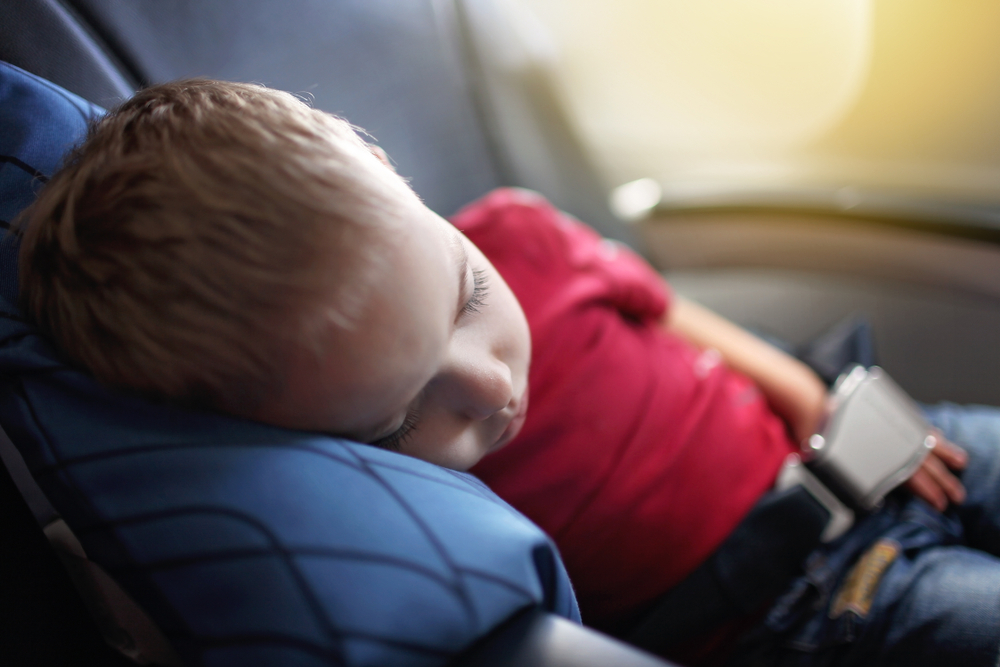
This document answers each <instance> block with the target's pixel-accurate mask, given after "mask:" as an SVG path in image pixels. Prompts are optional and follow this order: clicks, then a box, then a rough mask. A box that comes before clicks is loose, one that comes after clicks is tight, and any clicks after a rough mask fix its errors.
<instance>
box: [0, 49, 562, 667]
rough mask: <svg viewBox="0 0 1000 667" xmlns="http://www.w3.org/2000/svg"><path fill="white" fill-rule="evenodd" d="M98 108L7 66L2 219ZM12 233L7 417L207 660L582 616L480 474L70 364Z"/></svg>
mask: <svg viewBox="0 0 1000 667" xmlns="http://www.w3.org/2000/svg"><path fill="white" fill-rule="evenodd" d="M99 113H100V110H99V109H97V108H95V107H93V106H92V105H89V104H88V103H86V102H83V101H82V100H80V99H79V98H77V97H75V96H73V95H71V94H69V93H67V92H66V91H64V90H61V89H59V88H57V87H55V86H53V85H52V84H50V83H48V82H45V81H43V80H41V79H38V78H37V77H34V76H32V75H30V74H28V73H26V72H24V71H22V70H19V69H17V68H15V67H13V66H11V65H7V64H5V63H0V128H2V131H0V160H2V162H0V212H2V213H0V217H3V219H4V220H7V221H10V220H12V219H13V217H14V216H15V215H16V214H17V212H18V211H19V210H20V209H21V208H23V207H24V206H25V205H27V204H29V203H30V202H31V201H32V199H33V197H34V195H35V193H36V191H37V189H38V187H39V186H40V183H41V182H42V181H44V179H45V177H47V176H48V175H50V174H51V173H52V171H53V169H55V167H56V165H57V164H58V162H59V159H60V157H61V156H62V154H63V153H64V152H65V151H66V149H67V148H68V147H69V146H71V145H73V144H74V143H75V142H77V141H79V140H80V138H81V137H82V136H83V134H84V132H85V128H86V125H87V122H88V119H90V118H92V117H94V116H95V115H98V114H99ZM16 259H17V247H16V237H15V236H13V235H10V234H8V235H7V236H6V238H5V239H4V241H3V243H2V244H0V424H2V425H3V428H4V429H5V430H6V431H7V433H8V435H9V436H10V438H11V440H13V442H14V443H15V445H16V446H17V447H18V449H19V450H20V451H21V453H22V455H23V457H24V459H25V461H26V462H27V463H28V466H29V468H30V469H31V471H32V473H33V475H34V476H35V478H36V479H37V481H38V483H39V485H40V486H41V487H42V489H43V490H44V491H45V493H46V494H47V495H48V497H49V499H50V500H51V502H52V503H53V505H54V506H55V507H56V509H57V510H58V511H59V512H60V513H62V515H63V517H64V518H65V519H66V521H67V523H68V524H69V525H70V526H71V527H72V528H73V530H74V531H75V532H76V534H77V536H78V537H79V538H80V541H81V543H82V544H83V547H84V549H85V550H86V552H87V554H88V556H89V557H90V558H91V559H92V560H94V561H95V562H97V563H98V564H100V565H101V566H102V567H104V568H105V569H106V570H107V571H108V572H109V573H111V574H112V575H113V576H114V577H115V578H116V579H117V580H118V581H119V583H121V584H122V586H123V587H124V588H125V589H126V590H128V592H129V593H130V594H131V595H132V596H133V597H134V598H135V599H136V600H137V601H138V602H139V603H140V604H141V605H142V606H143V607H144V608H145V609H146V610H147V611H148V612H149V614H150V615H151V616H152V618H153V619H155V620H156V622H157V623H158V624H159V625H160V627H161V629H162V630H163V631H164V633H165V634H166V636H167V637H168V638H169V639H170V640H171V641H172V642H173V644H174V646H175V647H176V649H177V650H178V652H179V653H180V654H181V656H182V657H183V658H185V660H186V661H187V662H189V663H192V664H211V665H230V664H232V665H247V664H255V665H257V664H275V665H288V664H302V665H306V664H310V665H311V664H317V665H319V664H347V665H387V664H393V665H428V664H443V663H445V662H447V661H448V660H449V659H450V657H451V656H453V655H455V654H456V653H457V652H459V651H461V650H462V649H464V648H466V647H467V646H468V645H469V644H471V643H472V642H473V641H475V640H476V639H477V638H479V637H481V636H483V635H485V634H486V633H487V632H489V630H490V629H491V628H493V627H494V626H496V625H497V624H499V623H500V622H502V621H503V620H504V619H506V618H508V617H509V616H511V615H512V614H513V613H515V612H516V611H518V610H520V609H523V608H525V607H528V606H539V607H542V608H545V609H547V610H550V611H553V612H555V613H559V614H562V615H564V616H567V617H569V618H573V619H579V613H578V611H577V608H576V602H575V600H574V598H573V594H572V590H571V589H570V586H569V582H568V579H567V577H566V573H565V570H564V568H563V566H562V563H561V561H560V559H559V556H558V554H557V552H556V550H555V547H554V546H553V545H552V543H551V541H550V540H549V539H548V538H547V537H546V536H545V535H544V534H543V533H542V532H541V531H540V530H539V529H538V528H537V527H536V526H534V524H532V523H531V522H530V521H528V520H527V519H526V518H524V517H523V516H522V515H520V514H519V513H517V512H516V511H515V510H513V509H512V508H511V507H510V506H508V505H507V504H505V503H504V502H503V501H501V500H500V499H499V498H497V497H496V496H495V495H494V494H493V493H492V492H491V491H490V490H489V489H488V488H486V487H485V486H484V485H483V484H482V483H481V482H479V481H478V480H477V479H475V478H474V477H472V476H470V475H467V474H463V473H458V472H454V471H450V470H446V469H443V468H439V467H437V466H434V465H431V464H429V463H425V462H423V461H419V460H416V459H413V458H409V457H406V456H403V455H400V454H396V453H393V452H388V451H383V450H380V449H376V448H374V447H371V446H368V445H361V444H357V443H352V442H347V441H345V440H339V439H334V438H330V437H325V436H321V435H314V434H306V433H301V432H295V431H288V430H283V429H278V428H272V427H268V426H265V425H262V424H258V423H254V422H250V421H241V420H238V419H235V418H230V417H226V416H223V415H217V414H211V413H205V412H198V411H193V410H185V409H181V408H177V407H173V406H168V405H159V404H153V403H150V402H147V401H145V400H143V399H141V398H138V397H135V396H130V395H125V394H122V393H119V392H115V391H112V390H109V389H107V388H105V387H102V386H101V385H100V384H98V383H97V382H96V381H95V380H93V378H91V377H90V376H89V375H87V374H86V373H84V372H81V371H79V370H77V369H74V368H72V367H70V366H68V365H67V364H65V363H64V362H63V361H62V359H61V358H60V355H59V353H58V352H57V351H56V350H55V349H53V348H52V346H51V345H50V344H49V343H48V342H47V341H46V340H44V339H43V338H42V337H41V336H40V335H39V334H38V332H37V331H35V329H34V327H33V326H32V325H31V323H30V322H28V321H27V320H26V319H25V318H24V317H23V316H22V315H21V314H20V313H19V312H18V310H17V298H16V296H17V285H16V275H17V267H16Z"/></svg>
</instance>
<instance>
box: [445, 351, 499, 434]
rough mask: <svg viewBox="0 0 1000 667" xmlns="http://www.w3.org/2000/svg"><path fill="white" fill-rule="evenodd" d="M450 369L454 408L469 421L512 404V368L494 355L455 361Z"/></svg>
mask: <svg viewBox="0 0 1000 667" xmlns="http://www.w3.org/2000/svg"><path fill="white" fill-rule="evenodd" d="M456 362H457V363H455V364H453V365H452V368H451V369H449V370H450V372H449V373H448V375H449V376H450V379H451V382H450V383H449V384H450V385H451V388H450V392H449V393H450V394H451V400H452V404H453V407H454V409H455V410H456V411H457V412H459V413H461V414H464V415H465V416H466V417H468V418H469V419H474V420H477V421H478V420H483V419H487V418H488V417H490V416H491V415H493V414H494V413H496V412H499V411H500V410H503V409H504V408H505V407H507V405H508V404H509V403H510V401H511V399H512V398H513V396H514V385H513V379H512V377H511V373H510V367H509V366H507V364H505V363H504V362H503V361H501V360H499V359H497V358H496V357H494V356H492V355H484V356H481V357H478V358H477V357H469V358H464V359H462V358H459V359H456Z"/></svg>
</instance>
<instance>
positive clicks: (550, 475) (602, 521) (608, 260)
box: [453, 189, 792, 627]
mask: <svg viewBox="0 0 1000 667" xmlns="http://www.w3.org/2000/svg"><path fill="white" fill-rule="evenodd" d="M453 222H454V223H455V225H456V226H457V227H458V228H459V229H461V230H462V231H463V232H465V233H466V234H467V235H468V237H469V238H470V239H471V240H472V242H473V243H475V244H476V245H477V246H478V247H479V249H480V250H482V251H483V253H484V254H485V255H486V256H487V257H488V258H489V259H490V261H491V262H492V263H493V264H494V266H496V268H497V270H498V271H499V272H500V274H501V275H502V276H503V278H504V280H506V281H507V283H508V284H509V285H510V287H511V289H512V290H513V291H514V294H515V295H516V296H517V298H518V299H519V300H520V302H521V306H522V307H523V308H524V312H525V314H526V315H527V318H528V324H529V327H530V329H531V338H532V346H533V356H532V365H531V370H530V373H529V389H530V396H531V403H530V407H529V409H528V414H527V419H526V421H525V424H524V427H523V429H522V431H521V433H520V434H519V435H518V436H517V438H515V439H514V440H513V441H512V442H511V443H510V444H508V445H507V446H506V447H504V448H503V449H502V450H500V451H498V452H495V453H493V454H491V455H489V456H487V457H486V458H484V459H483V460H482V461H481V462H480V463H479V464H478V465H477V466H476V467H475V468H473V470H472V472H474V473H475V474H477V475H478V476H479V477H480V478H481V479H482V480H483V481H485V482H486V483H487V484H488V485H489V486H490V487H491V488H493V490H494V491H496V492H497V493H498V494H499V495H500V496H501V497H502V498H504V499H505V500H507V501H508V502H510V503H511V504H512V505H514V506H515V507H517V508H518V509H519V510H521V511H522V512H523V513H524V514H526V515H527V516H529V517H530V518H531V519H533V520H534V521H535V522H536V523H538V525H540V526H541V527H542V528H543V529H544V530H545V531H546V532H548V534H549V535H551V536H552V538H553V539H554V540H555V541H556V543H557V544H558V546H559V549H560V551H561V553H562V556H563V559H564V560H565V562H566V566H567V568H568V570H569V573H570V578H571V579H572V581H573V584H574V587H575V589H576V592H577V596H578V598H579V601H580V606H581V609H582V611H583V614H584V620H585V621H586V622H587V623H588V624H590V625H593V626H596V627H612V626H613V625H614V624H615V623H616V622H618V621H620V620H621V619H622V618H623V617H626V616H627V615H628V614H629V612H631V611H634V610H636V609H638V608H640V606H641V605H642V604H643V603H645V602H649V601H651V600H653V599H654V598H656V597H657V596H659V595H661V594H662V593H664V592H665V591H667V590H668V589H669V588H670V587H671V586H673V585H674V584H676V583H677V582H679V581H680V580H681V579H683V578H684V576H686V575H687V574H688V573H689V572H691V571H692V570H693V569H694V568H695V567H697V566H698V564H700V563H701V562H702V561H703V560H704V559H705V558H706V557H707V556H708V555H710V554H711V553H712V551H713V550H715V548H716V547H717V546H718V545H719V544H720V543H721V542H722V540H723V539H724V538H725V537H726V536H727V535H728V534H729V532H730V531H731V530H732V529H733V528H734V527H735V526H736V524H737V523H739V521H740V520H741V519H742V518H743V516H744V515H745V514H746V513H747V512H748V511H749V510H750V508H751V507H752V506H753V504H754V503H755V502H756V501H757V499H758V498H759V497H760V496H761V495H762V494H763V493H764V491H765V490H767V489H768V488H769V487H771V486H772V484H773V483H774V479H775V477H776V475H777V472H778V469H779V468H780V467H781V463H782V461H783V460H784V458H785V456H786V455H787V454H788V452H789V451H790V448H791V446H792V445H791V443H790V440H789V437H788V435H787V433H786V431H785V427H784V424H783V423H782V422H781V421H780V420H779V419H778V418H777V417H776V416H775V415H774V414H773V413H772V411H771V410H770V408H769V407H768V405H767V403H766V402H765V401H764V399H763V397H762V396H761V394H760V392H759V391H758V390H757V388H756V387H755V385H754V384H753V383H752V382H751V381H750V380H748V379H746V378H745V377H743V376H741V375H739V374H737V373H734V372H732V371H730V370H728V369H726V368H725V367H724V366H723V365H721V364H719V363H718V356H717V355H716V354H714V353H712V352H702V351H700V350H698V349H696V348H694V347H693V346H691V345H690V344H688V343H687V342H685V341H684V340H682V339H680V338H679V337H677V336H674V335H672V334H670V333H667V332H665V331H664V330H663V329H662V328H661V327H660V326H659V325H658V322H659V321H660V320H661V318H662V317H663V315H664V313H665V312H666V309H667V308H668V306H669V302H670V293H669V292H668V290H667V287H666V284H665V283H664V281H663V279H662V278H661V277H660V276H659V274H657V273H656V272H655V271H654V270H653V269H651V268H650V267H649V266H648V265H647V264H646V263H645V262H644V261H643V260H642V259H640V258H639V257H637V256H636V255H635V254H633V253H632V252H631V251H630V250H628V249H627V248H625V247H623V246H621V245H619V244H615V243H612V242H610V241H606V240H602V239H601V238H600V237H599V236H598V235H597V234H595V233H594V232H593V231H592V230H590V229H589V228H587V227H585V226H583V225H582V224H580V223H579V222H576V221H575V220H573V219H572V218H570V217H569V216H567V215H565V214H563V213H561V212H559V211H558V210H556V209H555V208H554V207H552V206H551V205H550V204H549V203H547V202H546V201H545V200H544V199H542V198H541V196H539V195H537V194H534V193H531V192H527V191H523V190H511V189H506V190H498V191H495V192H493V193H491V194H489V195H487V196H486V197H485V198H483V199H482V200H480V201H478V202H476V203H474V204H471V205H469V206H468V207H466V208H465V209H463V210H462V211H460V212H459V213H458V214H457V215H456V216H455V218H454V220H453Z"/></svg>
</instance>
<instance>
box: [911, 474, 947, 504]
mask: <svg viewBox="0 0 1000 667" xmlns="http://www.w3.org/2000/svg"><path fill="white" fill-rule="evenodd" d="M906 487H907V488H908V489H909V490H910V491H911V492H913V494H914V495H915V496H917V497H918V498H921V499H923V500H924V501H925V502H926V503H928V504H929V505H931V506H932V507H933V508H934V509H936V510H938V511H939V512H943V511H944V510H945V508H947V507H948V499H947V498H946V497H945V495H944V492H943V491H942V490H941V487H940V486H938V485H937V484H936V483H935V482H934V481H933V480H932V479H931V476H930V474H929V473H928V472H927V471H926V470H925V469H924V467H923V466H921V467H920V468H919V469H918V470H917V472H915V473H913V476H912V477H910V479H909V480H908V481H907V482H906Z"/></svg>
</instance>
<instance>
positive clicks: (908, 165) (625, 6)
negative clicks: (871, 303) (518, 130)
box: [511, 0, 1000, 226]
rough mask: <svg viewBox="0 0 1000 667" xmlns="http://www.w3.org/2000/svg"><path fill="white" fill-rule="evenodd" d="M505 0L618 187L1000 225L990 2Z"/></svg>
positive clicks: (996, 73) (699, 201)
mask: <svg viewBox="0 0 1000 667" xmlns="http://www.w3.org/2000/svg"><path fill="white" fill-rule="evenodd" d="M511 2H512V4H513V6H515V7H516V8H518V9H519V10H520V11H519V13H521V14H522V15H524V16H527V13H528V12H530V14H531V16H530V17H528V18H524V19H523V21H522V23H524V24H527V23H528V22H530V21H532V20H533V21H536V22H537V24H536V25H535V26H534V28H532V29H533V30H534V31H535V32H536V33H537V32H539V31H540V30H544V31H545V32H546V33H547V35H548V38H549V39H550V40H551V43H552V44H553V45H554V48H555V56H554V57H553V58H552V61H551V67H552V68H553V69H554V71H555V73H556V75H557V79H558V85H559V89H560V91H561V94H562V96H563V98H564V101H565V103H566V105H567V107H568V110H569V113H570V115H571V117H572V119H573V121H574V123H575V125H576V126H577V129H578V131H579V132H580V134H581V135H582V137H583V140H584V141H585V143H586V144H587V146H588V147H589V149H590V151H591V152H592V153H593V154H594V156H595V157H596V162H597V163H598V165H599V167H600V169H601V170H602V172H603V175H604V177H605V179H606V181H607V182H608V183H609V184H610V185H620V184H623V183H627V182H631V181H634V180H637V179H642V178H653V179H654V180H655V181H656V182H657V183H658V184H659V185H660V186H661V188H662V197H663V202H664V203H665V204H667V205H674V206H680V207H685V206H702V205H706V206H707V205H718V204H723V205H732V204H737V205H738V204H741V203H742V204H750V205H778V206H797V207H807V208H821V209H822V208H829V209H832V210H841V211H845V210H851V209H855V208H858V209H859V210H860V209H865V208H868V209H879V210H883V211H884V210H892V209H899V210H902V209H906V211H908V212H909V213H911V214H914V215H916V216H917V217H921V216H924V217H927V216H929V217H943V218H948V219H953V220H954V219H963V220H965V221H966V222H973V223H975V224H988V225H993V226H1000V214H997V213H995V212H993V209H992V208H991V206H990V202H991V201H994V200H995V199H996V197H997V195H998V194H1000V178H998V176H1000V124H998V123H997V122H996V118H997V117H998V116H1000V57H998V54H997V51H998V48H997V46H996V45H997V43H998V42H997V40H996V35H995V34H994V32H993V29H992V26H994V25H996V23H997V21H998V20H1000V5H998V4H996V3H992V2H986V1H978V2H966V3H953V2H946V1H945V0H934V1H930V2H920V3H914V2H912V1H909V0H815V1H812V2H801V0H769V1H768V2H749V1H747V0H711V1H709V2H689V1H687V0H616V1H615V2H608V1H606V0H511ZM635 191H636V192H639V191H640V190H638V189H637V190H635ZM942 207H944V208H943V209H942Z"/></svg>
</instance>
